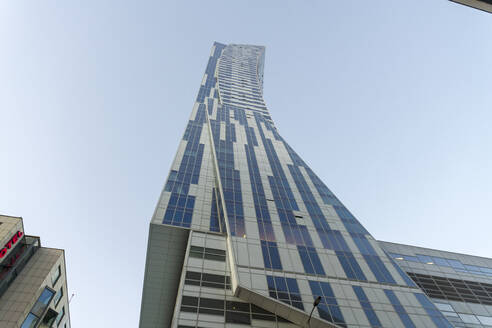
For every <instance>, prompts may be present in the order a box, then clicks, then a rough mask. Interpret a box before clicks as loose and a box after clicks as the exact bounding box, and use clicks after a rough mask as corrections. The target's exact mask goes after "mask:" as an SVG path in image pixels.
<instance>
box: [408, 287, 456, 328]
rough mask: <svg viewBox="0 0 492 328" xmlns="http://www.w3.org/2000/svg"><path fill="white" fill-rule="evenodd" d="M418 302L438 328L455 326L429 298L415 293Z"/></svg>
mask: <svg viewBox="0 0 492 328" xmlns="http://www.w3.org/2000/svg"><path fill="white" fill-rule="evenodd" d="M414 295H415V297H416V298H417V300H418V301H419V302H420V304H421V305H422V306H423V307H424V309H425V311H426V312H427V314H428V315H429V316H430V317H431V319H432V321H433V322H434V323H435V325H436V326H437V327H438V328H452V327H453V326H452V325H451V324H450V323H449V321H448V320H446V318H445V317H444V315H443V314H442V313H441V311H439V310H438V309H437V308H436V306H435V305H434V304H433V303H432V302H431V301H429V299H428V298H427V296H425V295H424V294H422V293H414Z"/></svg>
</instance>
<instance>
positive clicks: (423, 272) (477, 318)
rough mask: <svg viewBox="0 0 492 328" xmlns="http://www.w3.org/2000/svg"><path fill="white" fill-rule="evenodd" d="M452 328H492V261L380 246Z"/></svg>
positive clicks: (482, 258)
mask: <svg viewBox="0 0 492 328" xmlns="http://www.w3.org/2000/svg"><path fill="white" fill-rule="evenodd" d="M379 245H380V246H381V247H382V248H383V249H384V250H385V251H386V252H387V253H388V254H389V255H390V256H391V257H392V258H393V259H394V260H395V261H396V263H398V265H399V266H400V267H401V268H402V269H403V270H404V271H405V272H406V273H407V274H408V276H409V277H410V278H412V280H413V281H414V282H415V283H416V284H417V286H418V287H419V288H420V289H421V290H422V291H423V292H424V293H425V294H426V295H427V296H428V297H430V298H431V300H432V302H433V303H434V304H435V305H436V307H437V308H438V309H439V310H440V311H441V313H442V314H443V315H444V316H445V317H446V318H447V319H448V321H449V322H450V323H451V324H452V325H453V326H454V327H492V259H490V258H484V257H479V256H472V255H465V254H458V253H451V252H445V251H439V250H435V249H429V248H423V247H417V246H409V245H402V244H395V243H389V242H379Z"/></svg>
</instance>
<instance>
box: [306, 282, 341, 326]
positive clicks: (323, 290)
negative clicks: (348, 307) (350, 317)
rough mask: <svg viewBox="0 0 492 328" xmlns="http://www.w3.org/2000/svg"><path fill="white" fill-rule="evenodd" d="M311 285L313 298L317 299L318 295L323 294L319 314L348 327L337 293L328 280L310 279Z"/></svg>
mask: <svg viewBox="0 0 492 328" xmlns="http://www.w3.org/2000/svg"><path fill="white" fill-rule="evenodd" d="M309 287H310V288H311V292H312V294H313V300H316V298H318V296H321V302H320V303H319V305H318V306H317V308H318V313H319V316H320V317H321V318H322V319H325V320H327V321H330V322H333V323H335V324H337V325H339V326H341V327H346V325H345V319H344V318H343V315H342V311H340V308H339V306H338V302H337V299H336V298H335V294H334V293H333V290H332V288H331V286H330V284H329V283H328V282H323V281H311V280H309Z"/></svg>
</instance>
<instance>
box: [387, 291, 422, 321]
mask: <svg viewBox="0 0 492 328" xmlns="http://www.w3.org/2000/svg"><path fill="white" fill-rule="evenodd" d="M384 293H385V294H386V297H388V299H389V301H390V303H391V305H393V308H394V309H395V311H396V313H397V314H398V316H399V317H400V319H401V322H402V323H403V325H404V326H405V328H416V327H415V324H414V323H413V322H412V319H410V316H409V315H408V313H407V311H405V309H404V308H403V306H402V305H401V303H400V301H399V300H398V298H397V297H396V295H395V293H394V292H393V291H392V290H389V289H385V290H384Z"/></svg>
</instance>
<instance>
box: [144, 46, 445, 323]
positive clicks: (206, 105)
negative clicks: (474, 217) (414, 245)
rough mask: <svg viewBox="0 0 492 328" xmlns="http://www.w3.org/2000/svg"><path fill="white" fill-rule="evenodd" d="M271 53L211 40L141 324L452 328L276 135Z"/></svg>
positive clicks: (155, 244)
mask: <svg viewBox="0 0 492 328" xmlns="http://www.w3.org/2000/svg"><path fill="white" fill-rule="evenodd" d="M264 58H265V49H264V47H260V46H252V45H237V44H230V45H224V44H220V43H214V45H213V47H212V51H211V54H210V57H209V60H208V64H207V67H206V70H205V75H204V77H203V80H202V83H201V86H200V89H199V92H198V96H197V98H196V102H195V105H194V107H193V110H192V113H191V117H190V120H189V121H188V125H187V127H186V130H185V133H184V136H183V138H182V140H181V142H180V145H179V149H178V152H177V154H176V158H175V160H174V162H173V164H172V168H171V171H170V173H169V176H168V179H167V182H166V183H165V186H164V190H163V191H162V194H161V196H160V199H159V202H158V204H157V208H156V210H155V212H154V215H153V217H152V220H151V223H150V231H149V243H148V250H147V261H146V269H145V278H144V288H143V296H142V308H141V317H140V327H145V328H147V327H173V328H176V327H180V328H182V327H183V328H184V327H244V326H251V327H313V328H314V327H406V328H408V327H451V324H450V323H449V322H448V321H447V320H446V318H445V317H444V316H443V315H442V314H441V312H439V311H438V310H437V309H436V307H435V306H434V305H433V303H432V302H430V301H429V299H428V297H427V296H426V295H425V294H424V293H423V292H422V290H421V289H420V288H419V287H418V286H417V285H416V284H415V283H414V282H413V281H412V280H411V279H410V278H409V277H408V275H407V274H406V273H405V272H404V271H403V270H402V269H401V268H400V267H399V266H398V265H397V263H396V261H395V260H394V259H393V258H392V257H391V256H389V255H387V254H386V253H385V251H384V250H383V249H382V248H381V246H380V244H379V243H378V242H377V241H376V240H375V239H374V238H373V237H372V236H371V235H370V234H369V233H368V231H367V230H366V229H365V228H364V227H363V226H362V225H361V224H360V223H359V221H358V220H357V219H356V218H355V217H354V216H353V215H352V214H351V213H350V211H349V210H348V209H347V208H345V206H344V205H343V204H342V203H341V202H340V200H339V199H338V198H337V197H336V196H335V195H334V194H333V193H332V192H331V191H330V190H329V189H328V188H327V187H326V185H325V184H324V183H323V182H322V181H321V180H320V179H319V178H318V176H317V175H316V174H315V173H314V172H313V171H312V170H311V169H310V168H309V166H308V165H307V164H306V163H305V162H304V161H303V160H302V159H301V158H300V157H299V156H298V155H297V153H296V152H295V151H294V150H293V149H292V148H291V147H290V146H289V145H288V143H287V142H286V141H285V140H284V139H283V138H282V137H281V136H280V134H279V132H278V131H277V128H276V126H275V124H274V122H273V121H272V118H271V116H270V114H269V112H268V110H267V107H266V105H265V103H264V101H263V97H262V92H263V91H262V87H263V65H264ZM318 297H321V298H320V299H319V300H320V303H319V304H318V305H317V306H316V308H315V309H314V310H313V301H314V300H316V299H318ZM312 310H313V311H312ZM311 312H312V313H313V314H312V317H310V313H311Z"/></svg>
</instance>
